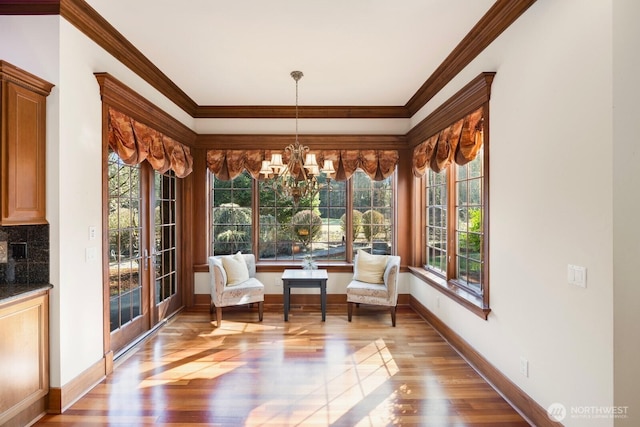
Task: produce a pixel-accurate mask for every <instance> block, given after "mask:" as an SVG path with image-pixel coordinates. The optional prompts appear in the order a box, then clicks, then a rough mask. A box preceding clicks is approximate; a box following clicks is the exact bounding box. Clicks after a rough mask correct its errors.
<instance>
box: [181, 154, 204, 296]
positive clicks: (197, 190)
mask: <svg viewBox="0 0 640 427" xmlns="http://www.w3.org/2000/svg"><path fill="white" fill-rule="evenodd" d="M206 158H207V153H206V150H204V149H202V148H194V149H193V172H192V173H191V174H190V175H189V176H188V177H187V179H189V180H190V181H191V182H192V185H191V188H192V191H193V195H192V196H191V200H187V201H185V202H187V203H190V204H191V212H192V214H191V216H185V218H191V223H192V228H193V230H200V232H199V233H197V234H195V235H191V236H190V239H191V241H190V244H191V247H192V257H191V263H189V264H185V266H188V265H190V266H193V265H194V264H196V265H197V264H201V265H204V266H205V267H206V270H205V271H209V267H208V265H207V256H208V254H209V247H208V246H209V233H210V228H209V208H208V207H209V196H210V194H209V179H208V173H207V162H206ZM196 195H198V196H196ZM186 236H189V235H188V234H186ZM195 271H196V270H194V269H193V268H192V269H191V275H193V273H194V272H195ZM185 305H186V306H187V307H191V305H190V302H185Z"/></svg>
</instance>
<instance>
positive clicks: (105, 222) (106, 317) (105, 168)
mask: <svg viewBox="0 0 640 427" xmlns="http://www.w3.org/2000/svg"><path fill="white" fill-rule="evenodd" d="M108 115H109V106H108V105H107V104H105V103H104V102H103V103H102V131H101V135H102V141H101V144H102V352H103V353H104V354H105V355H106V354H108V353H110V354H111V358H112V360H113V351H112V349H111V326H110V324H111V307H110V305H111V300H110V298H111V295H110V285H109V282H110V278H109V256H110V250H109V249H110V248H109V161H108V159H109V125H108V121H109V117H108ZM110 369H112V367H111V366H109V364H107V365H106V368H105V373H107V374H108V373H110V372H111V370H110Z"/></svg>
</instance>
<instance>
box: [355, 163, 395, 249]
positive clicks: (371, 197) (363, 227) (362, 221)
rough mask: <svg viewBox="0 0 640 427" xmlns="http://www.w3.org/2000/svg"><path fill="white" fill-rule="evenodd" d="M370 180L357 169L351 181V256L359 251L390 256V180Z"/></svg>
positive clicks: (391, 208) (391, 189) (391, 232)
mask: <svg viewBox="0 0 640 427" xmlns="http://www.w3.org/2000/svg"><path fill="white" fill-rule="evenodd" d="M393 176H394V175H392V176H390V177H387V178H386V179H384V180H382V181H372V180H371V178H369V177H368V176H367V174H365V173H364V172H362V171H360V170H358V171H356V173H355V174H353V177H352V178H351V181H352V182H353V214H352V219H351V220H352V224H353V254H354V256H355V254H356V252H357V251H358V249H363V250H366V251H367V252H369V253H372V254H381V255H389V254H391V247H392V239H391V236H392V235H393V216H394V215H393V206H394V203H393V194H394V191H393V186H392V184H393V179H392V177H393Z"/></svg>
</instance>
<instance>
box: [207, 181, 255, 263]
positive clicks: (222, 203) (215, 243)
mask: <svg viewBox="0 0 640 427" xmlns="http://www.w3.org/2000/svg"><path fill="white" fill-rule="evenodd" d="M210 175H211V203H210V205H211V206H212V208H211V218H212V219H213V224H212V226H211V254H213V255H229V254H233V253H236V252H238V251H241V252H244V253H251V252H252V244H251V238H252V234H251V233H252V232H251V230H252V214H251V185H252V178H251V176H250V175H249V174H248V173H247V172H243V173H242V174H240V175H239V176H238V177H236V178H235V179H233V180H231V181H223V180H220V179H217V178H216V177H215V176H214V175H213V174H210Z"/></svg>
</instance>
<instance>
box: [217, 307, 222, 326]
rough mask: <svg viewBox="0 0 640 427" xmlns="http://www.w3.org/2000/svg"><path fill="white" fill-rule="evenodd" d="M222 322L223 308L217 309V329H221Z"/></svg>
mask: <svg viewBox="0 0 640 427" xmlns="http://www.w3.org/2000/svg"><path fill="white" fill-rule="evenodd" d="M220 322H222V307H216V328H219V327H220Z"/></svg>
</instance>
